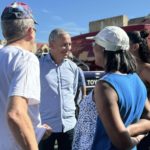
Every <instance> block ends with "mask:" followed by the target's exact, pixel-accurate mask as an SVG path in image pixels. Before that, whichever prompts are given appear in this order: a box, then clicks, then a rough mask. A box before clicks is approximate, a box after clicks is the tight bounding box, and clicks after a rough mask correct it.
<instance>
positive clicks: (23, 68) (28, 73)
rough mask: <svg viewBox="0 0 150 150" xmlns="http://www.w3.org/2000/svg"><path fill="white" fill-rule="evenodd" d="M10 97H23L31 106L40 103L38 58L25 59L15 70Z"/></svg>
mask: <svg viewBox="0 0 150 150" xmlns="http://www.w3.org/2000/svg"><path fill="white" fill-rule="evenodd" d="M8 96H22V97H25V98H27V99H28V102H29V105H33V104H38V103H40V73H39V62H38V59H36V57H31V58H29V59H27V60H26V59H23V60H20V61H19V62H18V64H17V65H16V67H15V68H14V73H13V76H12V79H11V83H10V89H9V94H8Z"/></svg>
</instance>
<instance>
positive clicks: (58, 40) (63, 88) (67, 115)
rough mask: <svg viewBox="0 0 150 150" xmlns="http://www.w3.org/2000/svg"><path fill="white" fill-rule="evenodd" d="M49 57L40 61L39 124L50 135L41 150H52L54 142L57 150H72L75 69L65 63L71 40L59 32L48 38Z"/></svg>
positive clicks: (76, 78)
mask: <svg viewBox="0 0 150 150" xmlns="http://www.w3.org/2000/svg"><path fill="white" fill-rule="evenodd" d="M49 46H50V53H49V54H47V55H45V56H42V57H41V58H40V75H41V104H40V112H41V118H42V123H46V124H48V125H50V126H51V127H52V129H53V133H52V135H51V136H50V137H49V138H48V139H47V140H43V141H41V143H40V150H53V149H54V144H55V141H56V140H57V143H58V149H59V150H71V149H72V140H73V133H74V127H75V124H76V118H75V102H74V98H75V94H76V91H77V86H78V67H77V65H76V64H75V63H74V62H72V61H71V60H70V59H68V53H69V52H70V50H71V37H70V35H69V33H67V32H66V31H64V30H62V29H54V30H53V31H52V32H51V33H50V36H49Z"/></svg>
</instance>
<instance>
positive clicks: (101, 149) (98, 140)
mask: <svg viewBox="0 0 150 150" xmlns="http://www.w3.org/2000/svg"><path fill="white" fill-rule="evenodd" d="M101 80H103V81H106V82H107V83H108V84H110V85H111V86H112V87H113V88H114V89H115V91H116V92H117V94H118V106H119V110H120V114H121V118H122V120H123V122H124V124H125V126H126V127H127V126H128V125H130V124H132V123H134V122H136V121H137V120H139V119H140V117H141V115H142V112H143V109H144V105H145V101H146V97H147V92H146V88H145V86H144V84H143V82H142V81H141V79H140V78H139V76H138V75H137V74H136V73H133V74H127V75H122V74H116V73H110V74H106V75H105V76H104V77H103V78H101ZM92 150H117V149H116V148H115V147H114V146H113V145H112V143H111V141H110V139H109V137H108V136H107V133H106V131H105V128H104V126H103V124H102V122H101V120H100V119H99V117H98V118H97V126H96V133H95V137H94V142H93V145H92ZM132 150H136V147H134V148H133V149H132Z"/></svg>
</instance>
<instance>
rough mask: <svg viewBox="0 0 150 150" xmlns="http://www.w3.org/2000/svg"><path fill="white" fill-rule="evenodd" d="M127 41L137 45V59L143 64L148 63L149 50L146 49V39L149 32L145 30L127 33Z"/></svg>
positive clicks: (149, 58) (149, 61)
mask: <svg viewBox="0 0 150 150" xmlns="http://www.w3.org/2000/svg"><path fill="white" fill-rule="evenodd" d="M127 34H128V36H129V39H130V40H131V42H132V43H134V44H136V43H137V44H139V49H138V53H139V57H140V59H141V60H142V61H143V62H145V63H150V50H149V48H148V44H147V40H146V37H148V35H149V32H148V31H147V30H143V31H133V32H128V33H127Z"/></svg>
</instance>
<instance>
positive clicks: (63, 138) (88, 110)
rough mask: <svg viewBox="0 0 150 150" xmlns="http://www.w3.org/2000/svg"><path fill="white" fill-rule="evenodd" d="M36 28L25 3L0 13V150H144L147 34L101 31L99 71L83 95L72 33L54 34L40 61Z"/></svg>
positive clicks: (96, 47)
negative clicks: (0, 38)
mask: <svg viewBox="0 0 150 150" xmlns="http://www.w3.org/2000/svg"><path fill="white" fill-rule="evenodd" d="M36 24H37V22H36V21H35V19H34V17H33V14H32V11H31V9H30V7H29V6H28V5H27V4H25V3H23V2H14V3H12V4H10V5H8V6H6V8H4V10H3V12H2V14H1V28H2V33H3V36H4V38H5V40H6V41H7V43H6V45H3V46H2V47H1V48H0V64H1V69H0V110H1V113H0V135H1V136H0V150H11V149H13V150H21V149H22V150H38V149H39V150H54V149H55V145H56V142H57V149H59V150H127V149H132V150H136V149H138V150H148V149H149V148H150V134H149V131H150V76H149V74H150V50H149V48H148V44H147V40H146V38H147V37H148V35H149V33H148V32H147V31H141V32H139V31H135V32H129V33H128V34H127V33H126V32H125V31H124V30H123V29H121V28H120V27H117V26H107V27H105V28H104V29H102V30H101V31H100V32H99V33H98V34H97V35H96V36H95V37H94V38H93V40H94V43H93V52H94V55H95V63H96V65H98V66H100V67H102V68H103V69H104V73H103V74H102V75H101V77H100V79H99V81H98V82H97V83H96V86H95V87H94V89H93V90H92V91H91V92H90V93H89V94H88V95H87V96H86V88H85V87H86V85H85V79H84V74H83V72H82V70H81V69H80V68H79V67H78V66H77V65H76V63H75V62H73V61H72V60H71V59H70V57H69V55H70V53H71V36H70V34H69V33H68V32H67V31H65V30H63V29H60V28H56V29H53V30H52V31H51V32H50V34H49V38H48V42H49V47H50V51H49V53H47V54H45V55H43V56H41V57H40V58H38V57H36V56H35V54H34V53H33V52H35V48H36V46H35V45H36V42H35V36H36ZM80 93H81V94H80ZM76 110H77V111H76Z"/></svg>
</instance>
